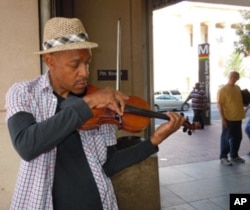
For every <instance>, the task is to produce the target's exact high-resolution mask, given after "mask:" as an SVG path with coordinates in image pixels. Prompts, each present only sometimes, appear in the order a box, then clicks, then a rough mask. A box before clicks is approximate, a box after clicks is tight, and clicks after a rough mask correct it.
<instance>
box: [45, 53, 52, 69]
mask: <svg viewBox="0 0 250 210" xmlns="http://www.w3.org/2000/svg"><path fill="white" fill-rule="evenodd" d="M43 60H44V62H45V63H46V65H47V66H48V67H49V69H53V68H54V57H53V56H52V55H51V54H49V53H48V54H44V55H43Z"/></svg>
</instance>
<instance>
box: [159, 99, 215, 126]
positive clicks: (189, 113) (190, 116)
mask: <svg viewBox="0 0 250 210" xmlns="http://www.w3.org/2000/svg"><path fill="white" fill-rule="evenodd" d="M178 113H181V112H178ZM182 113H183V114H184V115H185V116H186V117H188V119H189V121H190V122H191V121H192V119H193V110H192V109H191V108H190V110H188V111H182ZM210 116H211V121H213V120H220V114H219V111H218V108H217V104H216V103H211V105H210ZM164 121H165V120H160V119H155V125H156V126H157V125H160V124H161V123H163V122H164Z"/></svg>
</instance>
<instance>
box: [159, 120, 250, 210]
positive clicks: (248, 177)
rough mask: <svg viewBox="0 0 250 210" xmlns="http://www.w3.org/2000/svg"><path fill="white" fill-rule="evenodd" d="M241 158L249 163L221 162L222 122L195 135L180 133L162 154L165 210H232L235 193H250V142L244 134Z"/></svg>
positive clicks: (162, 185)
mask: <svg viewBox="0 0 250 210" xmlns="http://www.w3.org/2000/svg"><path fill="white" fill-rule="evenodd" d="M245 123H246V121H244V122H243V126H242V128H243V134H244V135H243V141H242V144H241V148H240V152H239V154H240V156H242V157H243V158H245V159H246V163H244V164H239V163H238V164H237V163H234V164H233V166H224V165H222V164H221V163H220V161H219V149H220V132H221V128H220V126H221V125H220V121H213V122H212V124H211V125H209V126H206V127H205V130H197V131H195V132H194V133H193V134H192V135H191V136H187V134H185V133H182V131H178V132H177V133H176V134H174V135H173V136H171V138H169V140H166V141H165V142H164V143H163V144H161V145H160V152H159V153H158V158H159V159H158V162H159V177H160V178H159V180H160V195H161V210H228V209H229V195H230V194H231V193H240V194H244V193H250V156H249V155H248V153H249V151H250V142H249V140H248V138H247V136H246V135H245V133H244V128H245Z"/></svg>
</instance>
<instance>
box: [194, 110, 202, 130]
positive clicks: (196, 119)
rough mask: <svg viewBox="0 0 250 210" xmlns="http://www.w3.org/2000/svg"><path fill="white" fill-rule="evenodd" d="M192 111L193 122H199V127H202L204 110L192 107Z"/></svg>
mask: <svg viewBox="0 0 250 210" xmlns="http://www.w3.org/2000/svg"><path fill="white" fill-rule="evenodd" d="M193 112H194V117H193V122H199V123H200V124H201V129H203V128H204V119H203V112H204V110H202V109H194V110H193Z"/></svg>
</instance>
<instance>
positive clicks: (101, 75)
mask: <svg viewBox="0 0 250 210" xmlns="http://www.w3.org/2000/svg"><path fill="white" fill-rule="evenodd" d="M120 76H121V80H128V70H121V71H120ZM97 80H99V81H101V80H116V70H97Z"/></svg>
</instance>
